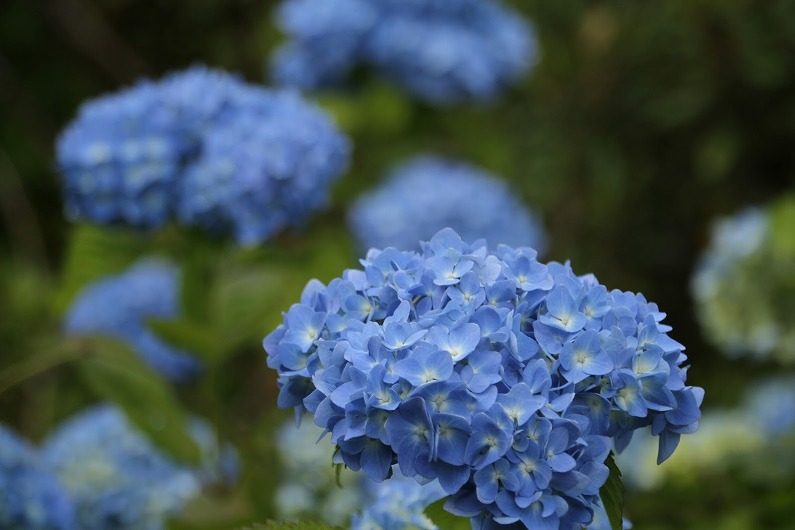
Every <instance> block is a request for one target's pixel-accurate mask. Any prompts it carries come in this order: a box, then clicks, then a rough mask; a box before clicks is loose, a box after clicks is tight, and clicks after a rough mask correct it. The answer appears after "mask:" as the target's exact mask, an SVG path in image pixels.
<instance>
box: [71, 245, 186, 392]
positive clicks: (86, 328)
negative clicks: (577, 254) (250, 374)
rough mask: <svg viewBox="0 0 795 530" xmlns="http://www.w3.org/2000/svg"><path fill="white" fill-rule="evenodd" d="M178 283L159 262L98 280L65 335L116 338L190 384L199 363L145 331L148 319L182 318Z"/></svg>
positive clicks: (83, 295)
mask: <svg viewBox="0 0 795 530" xmlns="http://www.w3.org/2000/svg"><path fill="white" fill-rule="evenodd" d="M179 283H180V281H179V271H178V270H177V269H176V268H175V267H174V266H172V265H171V264H169V263H166V262H163V261H159V260H143V261H140V262H138V263H136V264H134V265H132V266H130V267H129V268H128V269H127V270H125V271H124V272H122V273H121V274H118V275H115V276H110V277H107V278H104V279H100V280H97V281H95V282H94V283H91V284H89V285H88V286H87V287H85V288H84V289H83V290H82V291H81V292H80V293H79V294H78V295H77V298H76V299H75V301H74V302H73V303H72V305H71V307H70V308H69V311H68V313H67V315H66V321H65V325H64V328H65V330H66V333H68V334H70V335H87V334H100V335H107V336H111V337H114V338H117V339H119V340H122V341H124V342H126V343H127V344H129V345H130V347H131V348H133V349H134V350H135V352H136V353H137V354H138V355H139V356H140V357H141V358H142V359H143V360H144V361H145V362H146V363H147V364H149V365H150V366H151V367H152V368H153V369H155V370H156V371H157V372H159V373H161V374H162V375H164V376H165V377H167V378H169V379H171V380H173V381H185V380H187V379H190V378H191V377H193V376H194V375H195V374H196V373H197V371H198V370H199V369H200V364H199V361H198V360H197V359H196V358H195V357H193V356H192V355H191V354H190V353H188V352H186V351H184V350H182V349H179V348H176V347H174V346H171V345H169V344H167V343H166V342H164V341H163V340H162V339H161V338H160V337H158V336H157V335H156V334H155V333H154V332H153V331H151V330H150V329H149V328H148V326H147V320H150V319H170V318H176V317H178V316H179V290H180V285H179Z"/></svg>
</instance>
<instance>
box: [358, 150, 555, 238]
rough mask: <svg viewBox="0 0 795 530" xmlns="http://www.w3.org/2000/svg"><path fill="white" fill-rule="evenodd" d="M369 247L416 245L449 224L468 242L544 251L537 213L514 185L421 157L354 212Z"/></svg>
mask: <svg viewBox="0 0 795 530" xmlns="http://www.w3.org/2000/svg"><path fill="white" fill-rule="evenodd" d="M349 224H350V226H351V230H352V231H353V233H354V234H356V236H357V237H358V239H359V242H360V243H361V245H362V246H363V247H364V248H370V247H376V248H385V247H389V246H393V247H397V248H400V249H405V250H409V249H414V248H416V246H417V243H418V242H419V241H425V240H427V239H428V238H430V237H431V236H433V234H435V233H436V232H438V231H439V230H441V229H442V228H445V227H451V228H453V229H454V230H456V231H457V232H458V233H459V234H461V237H462V238H464V239H465V240H468V241H473V240H475V239H479V238H484V239H486V240H487V241H490V242H498V241H499V242H501V243H504V244H506V245H512V246H528V247H533V248H534V249H536V250H537V251H538V252H543V249H544V246H545V237H544V231H543V228H542V226H541V223H540V221H539V220H538V219H537V217H536V216H535V215H534V214H533V213H532V212H531V211H530V210H529V209H528V208H527V207H525V206H524V205H523V204H522V203H521V201H519V199H518V198H517V197H516V194H515V193H514V192H513V191H512V190H510V189H509V188H508V186H507V185H506V184H505V183H504V182H502V181H500V180H499V179H497V178H496V177H494V176H492V175H490V174H489V173H487V172H485V171H482V170H480V169H478V168H476V167H473V166H470V165H468V164H465V163H461V162H456V161H453V160H448V159H444V158H440V157H435V156H418V157H415V158H412V159H410V160H408V161H406V162H404V163H403V164H401V165H399V166H398V167H396V168H395V169H394V170H392V171H391V172H390V174H389V175H388V177H387V180H386V182H385V183H384V184H383V185H381V186H380V187H379V188H378V189H376V190H375V191H374V192H372V193H370V194H368V195H365V196H364V197H362V198H361V199H359V201H358V202H357V203H356V204H355V205H354V206H353V208H352V209H351V212H350V215H349Z"/></svg>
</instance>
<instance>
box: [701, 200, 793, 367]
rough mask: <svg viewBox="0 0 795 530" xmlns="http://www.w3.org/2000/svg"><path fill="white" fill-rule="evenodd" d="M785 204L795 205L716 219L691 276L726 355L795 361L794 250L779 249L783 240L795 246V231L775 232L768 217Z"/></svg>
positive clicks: (709, 330) (710, 332)
mask: <svg viewBox="0 0 795 530" xmlns="http://www.w3.org/2000/svg"><path fill="white" fill-rule="evenodd" d="M788 206H789V207H795V204H792V203H788V202H783V203H782V204H780V205H774V206H772V207H770V208H767V209H759V208H751V209H747V210H743V211H741V212H740V213H738V214H736V215H735V216H733V217H729V218H724V219H720V220H719V221H717V222H716V223H715V225H714V226H713V230H712V238H711V240H710V244H709V246H708V248H707V250H706V251H705V253H704V255H703V256H702V258H701V262H700V263H699V265H698V268H697V270H696V272H695V274H694V276H693V280H692V292H693V297H694V299H695V302H696V309H697V311H698V315H699V318H700V320H701V322H702V324H703V326H704V330H705V332H706V334H707V337H708V338H709V339H710V340H711V341H712V342H713V343H714V344H715V345H716V346H718V347H719V348H720V349H721V351H722V352H724V353H726V354H727V355H729V356H732V357H737V356H742V355H747V356H752V357H757V358H768V357H772V358H775V359H778V360H780V361H782V362H792V361H793V360H795V318H793V313H792V311H791V309H790V301H791V300H792V298H793V296H795V288H793V284H792V282H791V277H792V270H793V268H795V252H792V251H790V250H787V249H784V248H781V246H782V245H781V244H782V241H786V242H787V244H788V245H789V247H790V248H795V235H793V232H792V231H791V230H790V229H789V228H784V230H781V229H779V231H778V232H776V228H775V226H774V223H773V221H772V216H773V215H774V214H775V212H776V210H777V208H786V207H788ZM780 232H785V233H780ZM737 300H742V301H743V303H742V304H738V303H737Z"/></svg>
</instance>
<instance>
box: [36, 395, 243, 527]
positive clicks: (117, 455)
mask: <svg viewBox="0 0 795 530" xmlns="http://www.w3.org/2000/svg"><path fill="white" fill-rule="evenodd" d="M192 433H193V436H194V438H195V439H196V442H197V445H199V447H200V448H201V451H202V454H203V456H204V460H203V462H202V465H201V466H200V467H198V468H191V467H187V466H184V465H181V464H178V463H176V462H174V461H173V460H172V459H170V458H169V457H168V456H166V455H165V454H163V453H162V452H161V451H160V450H158V449H157V448H156V447H155V446H154V445H153V444H152V443H151V442H150V441H149V440H148V439H147V438H146V437H144V436H143V435H142V434H141V433H140V432H138V431H137V430H136V429H135V428H134V427H133V426H132V425H131V424H130V423H129V421H128V420H127V419H126V418H125V416H124V415H123V413H122V412H121V411H120V410H119V409H117V408H115V407H112V406H110V405H100V406H96V407H93V408H89V409H86V410H85V411H83V412H81V413H79V414H78V415H76V416H75V417H73V418H72V419H70V420H67V421H66V422H65V423H64V424H63V425H61V426H60V427H59V428H58V429H57V430H56V431H55V432H54V433H53V434H51V435H50V436H49V438H48V439H47V440H45V442H44V444H43V446H42V458H43V460H44V462H45V464H46V466H47V467H48V468H49V469H51V470H53V472H54V473H55V474H56V476H57V477H58V478H59V479H60V481H61V483H62V484H63V486H64V488H65V489H66V491H67V492H68V494H69V496H70V498H71V500H72V502H73V503H74V505H75V512H76V518H77V522H78V528H80V529H81V530H107V529H110V528H113V529H119V530H161V529H163V528H164V527H165V526H164V525H165V519H166V518H167V517H169V516H171V515H174V514H176V513H178V512H179V511H180V510H181V509H182V508H183V507H184V505H185V504H186V503H187V502H188V501H189V500H190V499H192V498H193V497H194V496H196V495H197V494H198V493H199V492H200V490H201V488H202V487H203V486H204V485H205V484H206V483H207V481H208V480H211V479H217V478H221V477H222V475H223V474H224V473H223V469H229V467H230V466H229V462H230V459H232V460H233V459H234V456H232V455H231V454H230V453H229V451H230V449H224V450H221V449H219V448H218V446H217V443H216V442H215V440H214V438H213V437H212V431H211V430H210V429H209V428H208V427H207V426H206V425H204V424H203V423H202V422H200V420H194V424H193V426H192ZM224 453H225V454H224ZM222 454H223V457H220V456H219V455H222ZM208 458H210V459H208Z"/></svg>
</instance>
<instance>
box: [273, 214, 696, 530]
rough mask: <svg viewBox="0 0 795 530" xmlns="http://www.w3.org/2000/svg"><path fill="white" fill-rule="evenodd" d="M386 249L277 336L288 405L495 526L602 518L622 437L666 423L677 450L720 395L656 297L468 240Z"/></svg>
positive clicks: (355, 456)
mask: <svg viewBox="0 0 795 530" xmlns="http://www.w3.org/2000/svg"><path fill="white" fill-rule="evenodd" d="M421 247H422V248H421V252H420V253H416V252H405V251H399V250H396V249H393V248H388V249H386V250H370V251H369V252H368V253H367V256H366V258H365V259H363V260H362V261H361V263H362V265H363V267H364V270H347V271H345V273H344V274H343V276H342V278H338V279H335V280H333V281H331V283H329V285H328V286H325V285H323V284H321V283H320V282H318V281H312V282H310V283H309V284H308V285H307V287H306V288H305V290H304V293H303V295H302V297H301V302H300V303H299V304H296V305H294V306H292V307H291V308H290V310H289V312H287V314H286V315H285V320H284V323H283V324H282V325H280V326H279V327H278V328H277V329H276V330H275V331H273V332H272V333H271V334H270V335H269V336H267V337H266V338H265V341H264V346H265V349H266V350H267V352H268V365H269V366H270V367H271V368H273V369H275V370H277V371H278V373H279V383H280V393H279V398H278V404H279V405H280V406H281V407H295V408H296V410H297V411H298V412H300V411H303V410H308V411H309V412H310V413H312V414H313V415H314V419H315V423H316V424H317V425H319V426H321V427H323V428H324V429H326V430H328V431H330V432H331V437H332V441H333V442H334V443H335V444H337V446H338V448H339V451H338V453H337V458H338V461H341V462H344V463H345V464H346V465H347V466H348V467H350V468H352V469H354V470H360V469H361V470H363V471H364V472H365V474H366V476H367V477H369V478H371V479H374V480H380V479H384V478H386V477H388V476H389V474H390V472H391V466H392V465H393V464H395V463H397V464H398V465H399V466H400V470H401V472H402V473H403V474H405V475H406V476H409V477H417V478H418V480H422V481H427V480H434V479H436V480H438V481H439V484H440V485H441V487H442V488H443V489H444V491H445V493H446V494H447V495H450V496H451V497H450V499H449V500H448V501H447V503H446V506H445V508H446V509H447V510H448V511H450V512H452V513H454V514H457V515H461V516H466V517H470V518H475V519H482V520H483V523H484V524H486V527H487V528H488V527H491V525H509V524H517V525H524V526H525V527H527V528H532V529H534V530H535V529H556V528H561V529H574V528H579V527H581V526H586V525H587V524H589V523H590V522H591V519H592V517H593V511H594V508H595V506H596V503H597V502H598V500H599V488H600V487H601V486H602V485H603V484H604V482H605V480H606V479H607V477H608V468H607V466H606V465H605V464H604V461H605V459H606V458H607V455H608V453H609V452H610V449H611V446H612V444H613V443H614V444H615V448H616V449H617V450H619V451H620V450H622V449H623V448H625V447H626V446H627V444H628V443H629V442H630V440H631V438H632V434H633V431H635V430H636V429H639V428H641V427H644V426H649V425H650V426H651V429H652V432H653V434H655V435H657V436H659V439H660V445H659V460H660V461H662V460H665V459H666V458H668V457H669V456H670V455H671V453H672V452H673V451H674V449H675V448H676V446H677V444H678V442H679V438H680V435H681V434H685V433H691V432H693V431H694V430H695V429H696V428H697V426H698V420H699V418H700V405H701V401H702V399H703V390H702V389H700V388H697V387H689V386H687V385H686V383H685V379H686V371H687V370H686V368H685V367H683V363H684V362H685V360H686V356H685V355H684V353H683V352H682V350H683V346H682V345H681V344H679V343H678V342H676V341H674V340H673V339H671V338H670V337H669V336H668V334H667V332H668V331H669V330H670V327H668V326H666V325H664V324H662V323H661V321H662V319H663V318H664V316H665V314H664V313H661V312H660V311H659V310H658V308H657V306H656V305H655V304H653V303H649V302H647V301H646V299H645V298H644V297H643V296H642V295H638V294H634V293H628V292H622V291H608V290H607V288H605V287H604V286H603V285H601V284H599V283H598V281H597V280H596V278H595V277H594V276H593V275H586V276H577V275H575V274H574V272H573V271H572V269H571V267H570V266H569V265H568V264H566V265H561V264H559V263H549V264H547V265H545V264H542V263H539V262H538V261H537V260H536V253H535V251H534V250H532V249H530V248H517V249H514V248H511V247H508V246H504V245H501V246H499V247H497V249H496V250H495V251H494V252H493V253H490V252H489V251H488V249H487V248H486V246H485V243H483V242H476V243H474V244H468V243H465V242H464V241H462V240H461V238H460V237H459V236H458V234H456V233H455V232H454V231H453V230H450V229H445V230H442V231H440V232H439V233H437V234H436V235H435V236H434V237H433V238H432V239H431V240H430V241H429V242H425V243H423V244H422V245H421Z"/></svg>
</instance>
